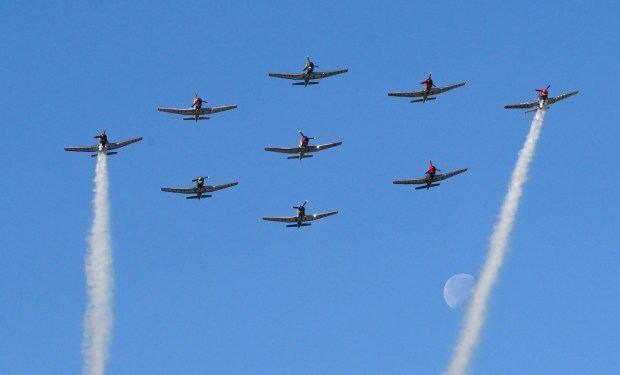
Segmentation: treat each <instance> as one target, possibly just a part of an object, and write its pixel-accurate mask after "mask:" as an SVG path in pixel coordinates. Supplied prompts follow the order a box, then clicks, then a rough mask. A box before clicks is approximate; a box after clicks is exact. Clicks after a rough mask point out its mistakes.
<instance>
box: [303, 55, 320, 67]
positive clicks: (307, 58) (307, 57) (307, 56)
mask: <svg viewBox="0 0 620 375" xmlns="http://www.w3.org/2000/svg"><path fill="white" fill-rule="evenodd" d="M306 60H308V63H312V61H310V55H306ZM313 64H314V63H313ZM314 67H315V68H318V67H319V66H318V65H316V64H314Z"/></svg>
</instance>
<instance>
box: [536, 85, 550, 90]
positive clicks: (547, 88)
mask: <svg viewBox="0 0 620 375" xmlns="http://www.w3.org/2000/svg"><path fill="white" fill-rule="evenodd" d="M549 87H551V84H549V86H547V88H546V89H536V91H538V92H541V91H543V90H545V91H548V90H549Z"/></svg>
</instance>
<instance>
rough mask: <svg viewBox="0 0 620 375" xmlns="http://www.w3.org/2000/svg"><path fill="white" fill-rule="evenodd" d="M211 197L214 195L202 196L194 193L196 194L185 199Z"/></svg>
mask: <svg viewBox="0 0 620 375" xmlns="http://www.w3.org/2000/svg"><path fill="white" fill-rule="evenodd" d="M211 197H212V195H202V196H200V197H199V196H197V195H194V196H191V197H185V199H200V198H211Z"/></svg>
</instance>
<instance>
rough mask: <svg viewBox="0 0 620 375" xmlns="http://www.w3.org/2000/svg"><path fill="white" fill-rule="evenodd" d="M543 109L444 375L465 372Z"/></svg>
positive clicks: (538, 113)
mask: <svg viewBox="0 0 620 375" xmlns="http://www.w3.org/2000/svg"><path fill="white" fill-rule="evenodd" d="M544 116H545V111H543V110H538V111H536V115H535V116H534V120H533V121H532V125H531V128H530V132H529V134H528V136H527V139H526V140H525V144H524V145H523V148H522V149H521V151H520V152H519V158H518V160H517V164H516V165H515V169H514V171H513V172H512V178H511V180H510V185H509V188H508V193H506V197H504V203H503V204H502V208H501V210H500V214H499V217H498V221H497V223H496V224H495V228H494V231H493V235H492V236H491V239H490V243H489V252H488V254H487V259H486V262H485V264H484V266H483V268H482V272H481V274H480V278H479V281H478V284H477V285H476V288H475V290H474V294H473V296H472V300H471V302H470V304H469V307H468V309H467V313H466V314H465V319H464V320H463V327H462V328H461V334H460V337H459V340H458V342H457V345H456V346H455V348H454V352H453V355H452V360H451V362H450V365H449V366H448V369H447V370H446V371H445V372H444V375H463V374H466V373H467V370H468V365H469V361H470V359H471V356H472V353H473V350H474V349H475V347H476V346H477V344H478V341H479V339H480V330H481V329H482V326H483V325H484V322H485V319H486V316H485V314H486V310H487V304H488V301H489V296H490V294H491V289H492V288H493V285H494V284H495V282H496V281H497V275H498V274H499V270H500V267H501V266H502V263H503V262H504V256H505V255H506V250H507V249H508V237H509V236H510V232H511V231H512V228H513V225H514V221H515V217H516V215H517V209H518V208H519V199H520V198H521V194H522V192H523V184H524V183H525V180H526V179H527V172H528V170H529V166H530V162H531V161H532V158H533V156H534V152H535V151H536V143H537V142H538V137H539V136H540V128H541V127H542V123H543V118H544Z"/></svg>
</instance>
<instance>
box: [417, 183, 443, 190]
mask: <svg viewBox="0 0 620 375" xmlns="http://www.w3.org/2000/svg"><path fill="white" fill-rule="evenodd" d="M435 186H439V183H437V184H431V186H428V185H424V186H418V187H417V188H415V189H416V190H420V189H430V188H432V187H435Z"/></svg>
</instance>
